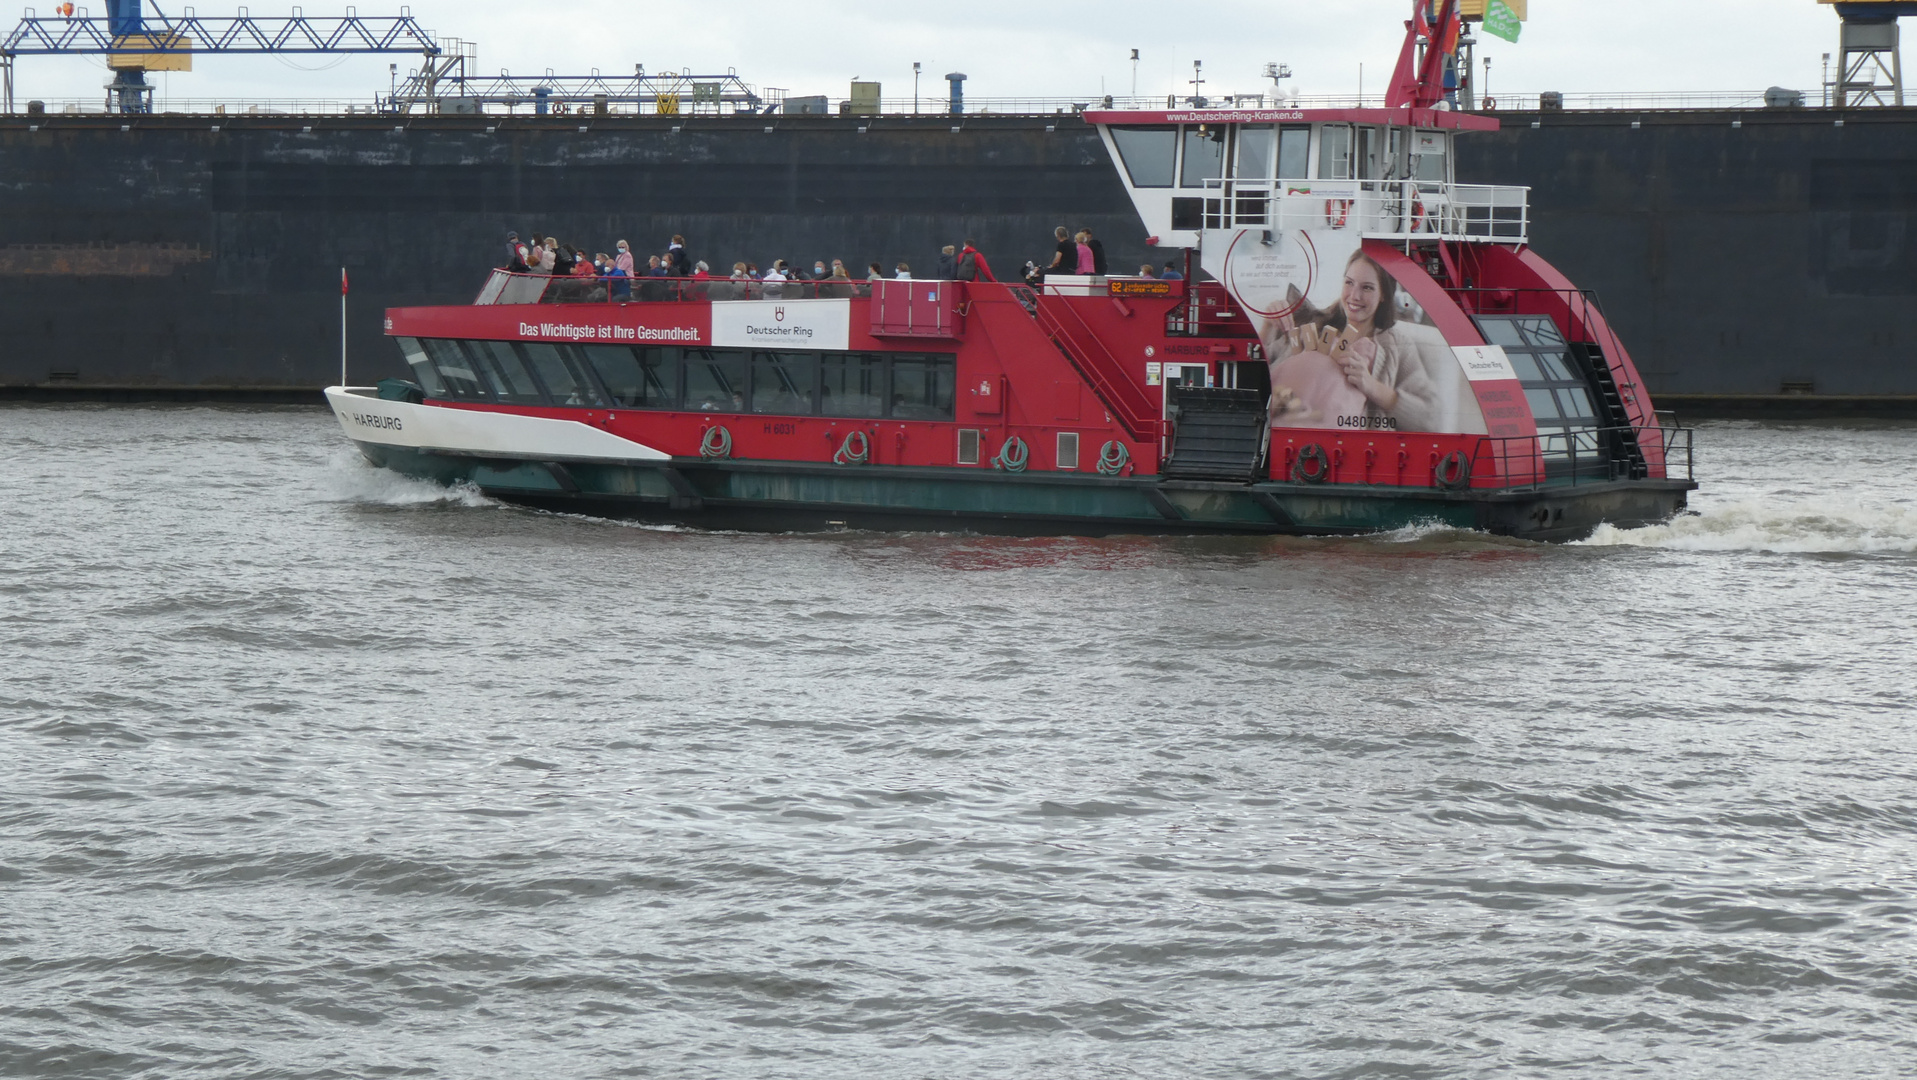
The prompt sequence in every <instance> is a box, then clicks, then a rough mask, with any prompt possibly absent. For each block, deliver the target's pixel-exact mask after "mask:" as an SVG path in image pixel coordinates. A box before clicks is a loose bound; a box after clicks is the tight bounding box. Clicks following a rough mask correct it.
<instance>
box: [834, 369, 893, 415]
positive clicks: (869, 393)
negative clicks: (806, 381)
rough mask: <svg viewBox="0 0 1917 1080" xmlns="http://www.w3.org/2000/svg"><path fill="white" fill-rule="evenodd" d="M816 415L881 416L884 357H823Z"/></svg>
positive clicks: (883, 399)
mask: <svg viewBox="0 0 1917 1080" xmlns="http://www.w3.org/2000/svg"><path fill="white" fill-rule="evenodd" d="M820 375H821V378H820V381H819V412H820V413H821V414H822V415H825V416H884V415H885V358H884V357H883V356H872V355H869V354H864V353H852V354H827V355H826V356H825V357H824V360H823V362H822V364H821V369H820Z"/></svg>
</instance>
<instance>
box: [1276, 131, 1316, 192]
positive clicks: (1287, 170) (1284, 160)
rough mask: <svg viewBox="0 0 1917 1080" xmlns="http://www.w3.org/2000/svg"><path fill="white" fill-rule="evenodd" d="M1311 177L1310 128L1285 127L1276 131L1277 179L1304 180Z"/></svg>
mask: <svg viewBox="0 0 1917 1080" xmlns="http://www.w3.org/2000/svg"><path fill="white" fill-rule="evenodd" d="M1310 176H1311V128H1309V127H1302V126H1299V127H1285V128H1280V129H1279V131H1278V178H1279V179H1280V180H1304V179H1307V178H1309V177H1310Z"/></svg>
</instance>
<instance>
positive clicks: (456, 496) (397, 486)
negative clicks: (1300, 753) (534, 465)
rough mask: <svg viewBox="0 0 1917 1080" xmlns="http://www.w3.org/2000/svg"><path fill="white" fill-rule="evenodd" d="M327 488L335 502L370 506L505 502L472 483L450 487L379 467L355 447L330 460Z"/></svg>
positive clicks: (459, 504) (341, 451)
mask: <svg viewBox="0 0 1917 1080" xmlns="http://www.w3.org/2000/svg"><path fill="white" fill-rule="evenodd" d="M326 481H327V487H328V488H329V489H330V492H331V495H332V497H333V498H332V501H334V502H348V503H360V504H364V505H371V506H435V505H439V506H452V507H470V508H475V509H477V508H481V507H496V506H502V505H504V504H503V503H500V502H498V501H497V500H494V499H489V498H487V497H486V496H484V495H482V494H480V492H479V489H478V488H475V487H471V486H469V485H464V484H461V485H457V486H454V487H447V486H446V485H444V484H438V483H434V482H433V481H431V480H419V479H415V478H414V477H410V476H402V475H400V474H399V473H396V472H392V471H389V470H387V469H377V468H374V467H373V466H372V465H371V464H369V463H368V462H367V461H366V459H365V458H363V457H360V456H359V454H357V453H355V452H354V451H352V450H340V451H337V452H336V453H334V455H333V457H332V460H331V461H329V462H328V463H327V470H326Z"/></svg>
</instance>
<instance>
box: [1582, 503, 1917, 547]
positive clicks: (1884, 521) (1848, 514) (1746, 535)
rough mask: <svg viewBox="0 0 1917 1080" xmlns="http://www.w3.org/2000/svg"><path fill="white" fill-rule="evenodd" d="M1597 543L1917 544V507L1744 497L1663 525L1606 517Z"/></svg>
mask: <svg viewBox="0 0 1917 1080" xmlns="http://www.w3.org/2000/svg"><path fill="white" fill-rule="evenodd" d="M1578 543H1580V544H1583V545H1587V546H1591V547H1647V548H1668V549H1671V550H1676V551H1768V552H1779V553H1788V554H1818V553H1843V552H1856V553H1898V552H1904V553H1909V552H1917V509H1914V508H1912V507H1909V506H1898V505H1882V504H1878V505H1872V504H1869V503H1864V502H1860V501H1856V500H1851V499H1843V498H1835V497H1829V496H1825V497H1811V498H1802V497H1799V498H1776V497H1771V498H1757V499H1740V500H1736V501H1732V502H1726V503H1723V504H1721V505H1717V506H1710V507H1707V508H1705V509H1704V510H1702V511H1701V512H1699V513H1696V514H1687V515H1685V516H1683V517H1679V518H1674V519H1672V520H1671V521H1669V522H1667V523H1665V524H1663V525H1652V526H1649V527H1646V528H1642V529H1619V528H1616V527H1615V526H1611V525H1601V526H1599V527H1598V529H1597V531H1596V532H1595V533H1593V534H1592V535H1591V537H1590V538H1589V539H1587V540H1581V541H1578Z"/></svg>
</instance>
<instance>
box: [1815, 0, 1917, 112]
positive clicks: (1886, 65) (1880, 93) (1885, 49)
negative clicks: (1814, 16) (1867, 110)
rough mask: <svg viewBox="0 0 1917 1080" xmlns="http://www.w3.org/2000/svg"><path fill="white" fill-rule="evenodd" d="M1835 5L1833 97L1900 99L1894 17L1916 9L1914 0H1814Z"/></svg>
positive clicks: (1850, 102) (1849, 101)
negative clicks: (1839, 23)
mask: <svg viewBox="0 0 1917 1080" xmlns="http://www.w3.org/2000/svg"><path fill="white" fill-rule="evenodd" d="M1817 2H1818V3H1820V4H1829V5H1830V6H1832V7H1835V8H1836V9H1837V17H1838V18H1840V19H1842V20H1843V26H1842V27H1840V28H1839V30H1838V42H1837V46H1838V54H1837V83H1836V90H1837V94H1836V101H1835V104H1836V105H1837V107H1838V108H1840V109H1843V108H1849V107H1851V106H1856V105H1902V104H1903V103H1904V70H1903V69H1904V65H1903V61H1902V59H1901V58H1900V56H1899V54H1898V48H1897V44H1898V43H1897V19H1898V17H1899V16H1902V15H1917V0H1817Z"/></svg>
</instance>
